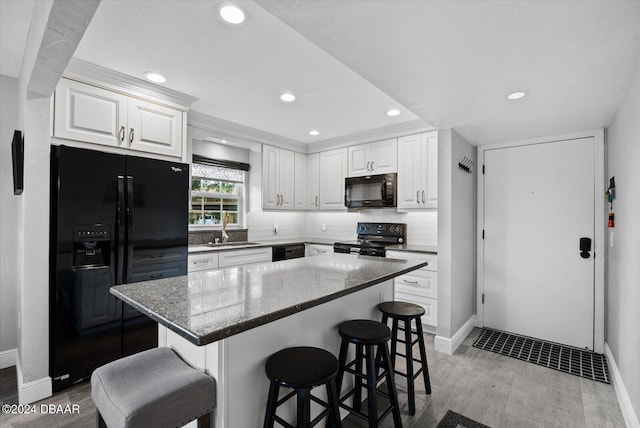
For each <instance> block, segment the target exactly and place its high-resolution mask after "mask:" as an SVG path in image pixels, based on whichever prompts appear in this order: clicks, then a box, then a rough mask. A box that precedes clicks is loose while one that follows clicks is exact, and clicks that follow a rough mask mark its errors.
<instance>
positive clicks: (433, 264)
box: [387, 250, 438, 271]
mask: <svg viewBox="0 0 640 428" xmlns="http://www.w3.org/2000/svg"><path fill="white" fill-rule="evenodd" d="M387 257H388V258H390V259H405V260H422V261H426V262H429V264H428V265H427V266H425V267H423V268H421V269H427V270H434V271H437V270H438V255H437V254H432V253H412V252H410V251H394V250H389V251H387Z"/></svg>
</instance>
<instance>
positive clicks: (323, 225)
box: [322, 223, 327, 232]
mask: <svg viewBox="0 0 640 428" xmlns="http://www.w3.org/2000/svg"><path fill="white" fill-rule="evenodd" d="M322 231H323V232H326V231H327V225H326V224H325V223H322Z"/></svg>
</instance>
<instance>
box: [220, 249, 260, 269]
mask: <svg viewBox="0 0 640 428" xmlns="http://www.w3.org/2000/svg"><path fill="white" fill-rule="evenodd" d="M219 254H220V263H219V266H220V267H221V268H224V267H229V266H239V265H246V264H250V263H261V262H270V261H271V247H266V248H252V249H248V250H235V251H221V252H220V253H219Z"/></svg>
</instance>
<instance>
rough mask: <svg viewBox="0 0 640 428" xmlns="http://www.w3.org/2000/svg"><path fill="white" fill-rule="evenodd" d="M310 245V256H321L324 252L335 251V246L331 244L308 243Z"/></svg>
mask: <svg viewBox="0 0 640 428" xmlns="http://www.w3.org/2000/svg"><path fill="white" fill-rule="evenodd" d="M308 245H309V253H308V255H309V257H311V256H321V255H322V254H329V253H333V247H332V246H331V245H319V244H308Z"/></svg>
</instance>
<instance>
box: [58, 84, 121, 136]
mask: <svg viewBox="0 0 640 428" xmlns="http://www.w3.org/2000/svg"><path fill="white" fill-rule="evenodd" d="M54 102H55V111H56V114H55V115H54V116H55V117H54V121H55V122H54V128H53V129H54V136H56V137H58V138H66V139H69V140H77V141H86V142H89V143H95V144H103V145H107V146H114V147H119V146H120V145H121V144H123V142H124V141H125V138H126V133H127V132H128V130H127V129H126V128H127V97H126V96H124V95H120V94H118V93H115V92H111V91H107V90H105V89H101V88H96V87H95V86H91V85H86V84H84V83H80V82H76V81H74V80H68V79H60V82H59V83H58V87H57V88H56V95H55V101H54Z"/></svg>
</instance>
